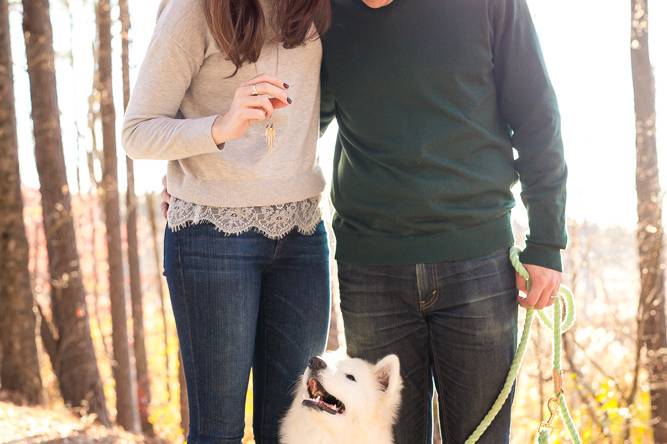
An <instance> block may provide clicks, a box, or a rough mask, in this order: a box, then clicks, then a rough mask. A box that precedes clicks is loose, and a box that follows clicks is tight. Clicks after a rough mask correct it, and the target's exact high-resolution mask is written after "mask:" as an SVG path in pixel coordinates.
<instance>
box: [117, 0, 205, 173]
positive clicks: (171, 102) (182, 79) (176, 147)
mask: <svg viewBox="0 0 667 444" xmlns="http://www.w3.org/2000/svg"><path fill="white" fill-rule="evenodd" d="M176 3H181V2H176ZM170 9H171V8H167V10H166V11H165V12H164V14H163V17H162V18H161V20H160V23H159V24H158V28H157V29H156V32H155V34H154V35H153V39H152V41H151V44H150V46H149V48H148V51H147V53H146V58H145V59H144V62H143V64H142V66H141V70H140V72H139V77H138V79H137V82H136V84H135V87H134V91H133V93H132V97H131V99H130V103H129V105H128V108H127V112H126V114H125V121H124V124H123V133H122V138H123V146H124V148H125V151H126V152H127V154H128V156H130V157H131V158H134V159H160V160H176V159H182V158H186V157H191V156H196V155H199V154H206V153H213V152H216V151H218V144H217V143H216V142H215V140H214V139H213V134H212V129H213V124H214V122H215V121H216V119H217V118H218V116H217V115H212V116H207V117H202V118H198V119H177V118H175V116H176V115H177V113H178V110H179V108H180V106H181V102H182V101H183V97H184V96H185V92H186V91H187V89H188V88H189V87H190V82H191V80H192V78H193V77H194V76H195V75H196V74H197V73H198V71H199V68H200V66H201V64H202V63H203V60H204V54H205V50H206V48H205V45H206V41H205V40H206V37H205V35H198V34H199V32H193V30H192V29H189V28H190V26H189V25H190V24H191V23H192V20H188V19H187V18H184V19H181V20H174V19H171V17H169V15H170V13H173V14H177V13H183V11H170ZM177 9H180V8H177ZM165 16H166V17H165ZM181 28H182V29H181ZM182 33H189V34H182ZM173 35H188V36H189V37H188V39H189V40H188V41H187V42H180V41H177V40H176V39H175V38H174V37H172V36H173ZM185 44H187V47H185Z"/></svg>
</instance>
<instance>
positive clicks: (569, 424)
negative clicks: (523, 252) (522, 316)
mask: <svg viewBox="0 0 667 444" xmlns="http://www.w3.org/2000/svg"><path fill="white" fill-rule="evenodd" d="M519 252H520V250H519V249H518V248H517V247H512V248H511V249H510V261H511V262H512V265H513V266H514V269H515V270H516V271H517V273H519V275H520V276H521V277H522V278H524V279H525V280H526V282H527V284H528V286H530V275H529V274H528V270H526V267H524V266H523V264H521V261H520V260H519ZM553 307H554V310H553V311H554V315H553V321H552V320H551V319H549V318H548V317H547V315H546V314H544V313H543V312H542V311H541V310H538V311H537V316H538V317H539V318H540V321H542V323H543V324H544V325H545V326H546V327H547V328H548V329H550V330H552V331H553V355H552V356H553V365H552V367H553V380H554V394H553V396H552V397H551V398H550V399H549V401H548V403H547V407H548V408H549V418H548V419H547V420H544V421H542V423H541V424H540V429H539V432H538V436H537V443H538V444H548V442H549V431H550V430H551V428H552V425H553V421H554V419H555V417H556V415H557V414H558V413H560V417H561V419H562V420H563V423H564V424H565V428H566V429H567V431H568V433H569V435H570V439H571V440H572V442H573V443H574V444H581V437H580V436H579V433H578V432H577V428H576V426H575V425H574V420H573V419H572V415H571V414H570V410H569V409H568V408H567V403H566V402H565V395H564V394H563V380H562V376H561V371H562V370H561V364H560V361H561V353H562V349H563V346H562V335H563V333H565V332H566V331H567V330H569V329H570V327H572V325H573V324H574V297H573V295H572V291H570V289H569V288H567V287H566V286H564V285H561V286H560V289H559V290H558V297H556V300H555V301H554V305H553ZM563 310H565V316H563ZM535 313H536V311H535V310H534V309H532V308H529V309H527V310H526V320H525V322H524V324H523V331H522V333H521V339H520V340H519V346H518V347H517V350H516V355H515V356H514V360H513V361H512V365H511V366H510V370H509V373H508V374H507V378H505V384H504V385H503V388H502V390H501V391H500V394H499V395H498V397H497V398H496V401H495V402H494V403H493V405H492V406H491V408H490V409H489V412H488V413H487V414H486V416H485V417H484V419H482V422H480V424H479V425H478V426H477V428H476V429H475V431H474V432H473V433H472V434H471V435H470V437H469V438H468V439H467V440H466V442H465V444H474V443H476V442H477V441H478V440H479V438H480V437H481V436H482V435H483V434H484V432H485V431H486V429H487V428H488V427H489V425H491V422H493V419H494V418H495V417H496V415H498V412H499V411H500V409H501V408H502V407H503V405H504V404H505V401H507V398H508V397H509V394H510V392H511V391H512V386H513V385H514V381H515V380H516V378H517V374H518V372H519V368H520V367H521V362H522V361H523V357H524V355H525V354H526V347H527V345H528V338H529V336H530V328H531V326H532V325H533V320H534V318H535Z"/></svg>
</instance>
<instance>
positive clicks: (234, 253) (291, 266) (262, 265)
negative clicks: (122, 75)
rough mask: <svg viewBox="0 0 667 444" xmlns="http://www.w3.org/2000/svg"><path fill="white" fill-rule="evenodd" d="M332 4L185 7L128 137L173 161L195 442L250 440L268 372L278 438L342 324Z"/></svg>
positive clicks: (168, 30) (172, 230)
mask: <svg viewBox="0 0 667 444" xmlns="http://www.w3.org/2000/svg"><path fill="white" fill-rule="evenodd" d="M329 18H330V5H329V0H290V1H287V0H259V1H258V0H171V1H170V2H168V3H167V5H166V7H165V8H164V10H163V11H162V13H161V14H160V18H159V21H158V25H157V28H156V31H155V34H154V36H153V39H152V42H151V45H150V47H149V49H148V53H147V55H146V59H145V60H144V63H143V66H142V68H141V71H140V73H139V78H138V80H137V83H136V86H135V88H134V94H133V97H132V99H131V101H130V104H129V107H128V110H127V114H126V116H125V123H124V128H123V142H124V146H125V149H126V151H127V153H128V155H129V156H130V157H132V158H135V159H160V160H168V161H169V167H168V173H167V182H168V188H169V192H170V193H171V194H172V196H173V197H172V201H171V205H170V208H169V214H168V228H167V230H166V233H165V248H164V250H165V258H164V260H165V275H166V277H167V282H168V284H169V290H170V293H171V300H172V306H173V309H174V316H175V318H176V326H177V329H178V336H179V341H180V345H181V353H182V356H183V363H184V367H185V375H186V381H187V389H188V399H189V408H190V434H189V437H188V443H193V444H196V443H214V442H215V443H239V442H241V438H242V436H243V431H244V405H245V395H246V390H247V385H248V377H249V374H250V369H251V368H252V370H253V373H252V374H253V389H254V419H253V426H254V432H255V439H256V442H258V443H275V442H277V441H278V423H279V420H280V418H281V416H282V415H283V414H284V412H285V411H286V410H287V408H288V407H289V404H290V393H291V390H290V389H291V387H292V386H293V384H294V383H295V381H296V380H297V378H298V375H299V374H300V373H301V372H302V370H303V368H304V367H305V365H306V364H307V361H308V358H309V357H310V356H314V355H316V354H318V353H320V352H321V351H322V350H323V348H324V346H325V341H326V336H327V325H328V313H329V275H328V269H329V268H328V267H329V264H328V247H327V239H326V233H325V230H324V226H323V224H322V222H321V216H320V213H319V210H318V201H319V196H320V194H321V192H322V191H323V188H324V179H323V176H322V173H321V171H320V169H319V167H318V165H317V160H316V153H315V147H316V142H317V136H318V130H319V103H320V102H319V100H320V97H319V71H320V62H321V51H322V49H321V44H320V41H319V39H318V34H319V33H320V32H323V30H324V29H325V28H326V26H327V25H328V22H329Z"/></svg>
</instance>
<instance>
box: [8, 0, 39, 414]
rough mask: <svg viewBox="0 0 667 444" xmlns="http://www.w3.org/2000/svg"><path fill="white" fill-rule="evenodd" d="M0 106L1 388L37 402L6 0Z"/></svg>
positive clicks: (31, 308)
mask: <svg viewBox="0 0 667 444" xmlns="http://www.w3.org/2000/svg"><path fill="white" fill-rule="evenodd" d="M0 104H1V105H0V257H1V258H3V259H2V262H0V282H2V283H1V284H0V338H1V339H2V349H3V359H2V365H1V368H0V382H1V383H2V388H3V389H5V390H9V391H12V392H15V393H18V394H20V395H21V397H23V398H25V400H26V401H27V402H28V403H30V404H37V403H39V402H41V400H42V378H41V376H40V374H39V361H38V360H37V344H36V343H35V313H34V311H33V306H34V298H33V294H32V287H31V283H30V270H29V268H28V262H29V254H30V253H29V248H28V239H27V237H26V234H25V225H24V223H23V197H22V196H21V177H20V175H19V159H18V142H17V138H16V112H15V109H14V76H13V68H12V52H11V43H10V35H9V5H8V4H7V0H0Z"/></svg>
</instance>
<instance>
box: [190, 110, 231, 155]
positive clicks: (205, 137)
mask: <svg viewBox="0 0 667 444" xmlns="http://www.w3.org/2000/svg"><path fill="white" fill-rule="evenodd" d="M217 118H218V116H217V115H213V116H209V117H202V118H200V119H197V124H198V126H199V125H201V127H198V128H197V130H196V131H197V133H198V137H196V138H195V139H194V140H196V142H195V143H196V144H197V145H198V146H201V147H202V149H203V150H204V153H205V154H208V153H215V152H218V151H220V150H221V149H222V146H223V145H224V143H222V144H220V145H217V144H216V143H215V140H213V124H214V123H215V121H216V120H217Z"/></svg>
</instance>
